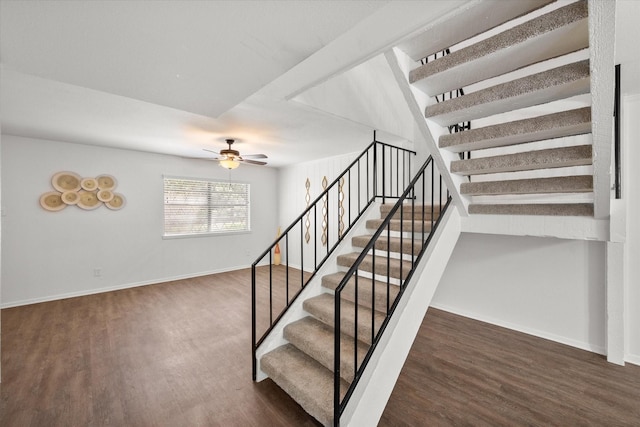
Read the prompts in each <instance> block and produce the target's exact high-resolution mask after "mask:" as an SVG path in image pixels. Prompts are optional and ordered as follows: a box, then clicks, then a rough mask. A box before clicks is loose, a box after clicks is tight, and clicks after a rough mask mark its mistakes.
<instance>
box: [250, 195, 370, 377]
mask: <svg viewBox="0 0 640 427" xmlns="http://www.w3.org/2000/svg"><path fill="white" fill-rule="evenodd" d="M380 205H381V203H380V202H379V201H377V200H376V201H374V202H373V203H371V205H370V206H369V207H368V208H367V209H366V211H365V212H364V213H363V215H362V216H361V217H360V219H358V221H357V222H356V223H355V225H354V226H353V227H351V230H349V233H347V234H346V235H345V236H344V238H343V241H342V242H341V243H340V245H338V247H337V248H336V249H335V251H334V252H333V253H332V254H331V255H330V256H329V257H328V258H327V260H326V261H325V263H324V264H323V265H322V267H320V268H319V269H318V271H317V272H316V274H315V276H314V277H313V279H311V281H310V282H309V283H307V286H305V288H304V289H303V290H302V291H301V292H300V294H299V295H298V297H297V298H296V300H295V301H294V302H293V303H292V304H291V305H290V306H289V308H288V309H287V311H286V312H285V313H284V315H283V316H282V318H281V319H280V320H279V321H278V322H277V323H276V325H275V326H274V328H273V329H272V330H271V332H270V333H269V335H268V336H267V337H266V338H265V340H264V341H263V342H262V343H261V344H260V346H259V347H258V348H257V349H256V367H257V369H256V381H257V382H260V381H262V380H265V379H267V378H268V375H267V374H265V373H264V371H262V369H261V368H260V360H261V359H262V356H263V355H265V354H267V353H269V352H270V351H272V350H275V349H276V348H278V347H280V346H282V345H285V344H287V343H288V341H287V340H286V339H285V338H284V328H285V326H287V325H288V324H290V323H293V322H295V321H296V320H300V319H302V318H303V317H306V316H309V313H307V312H306V311H305V310H304V309H303V308H302V304H303V303H304V301H305V300H307V299H309V298H312V297H314V296H316V295H319V294H321V293H331V292H329V291H327V290H326V289H325V288H324V287H322V277H323V276H325V275H328V274H331V273H336V272H338V271H339V270H340V267H339V266H338V263H337V258H338V256H340V255H342V254H347V253H350V252H353V251H354V250H355V248H354V247H353V245H352V244H351V237H352V236H357V235H360V234H367V233H368V230H367V220H370V219H374V218H378V217H379V216H380ZM291 267H293V268H296V266H293V265H292V266H291Z"/></svg>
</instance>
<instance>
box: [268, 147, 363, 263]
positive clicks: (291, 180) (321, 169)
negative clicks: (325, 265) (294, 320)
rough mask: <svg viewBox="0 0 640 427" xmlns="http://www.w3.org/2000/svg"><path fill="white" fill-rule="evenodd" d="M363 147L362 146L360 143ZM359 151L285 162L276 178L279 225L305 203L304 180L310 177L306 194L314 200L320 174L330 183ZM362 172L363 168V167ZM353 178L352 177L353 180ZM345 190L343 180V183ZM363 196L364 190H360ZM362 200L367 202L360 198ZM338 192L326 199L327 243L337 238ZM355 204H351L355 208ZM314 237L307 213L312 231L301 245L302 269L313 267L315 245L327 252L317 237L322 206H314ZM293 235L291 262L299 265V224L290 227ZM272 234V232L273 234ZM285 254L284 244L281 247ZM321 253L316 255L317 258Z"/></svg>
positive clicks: (287, 221) (293, 216)
mask: <svg viewBox="0 0 640 427" xmlns="http://www.w3.org/2000/svg"><path fill="white" fill-rule="evenodd" d="M363 148H364V147H363ZM359 154H360V153H352V154H347V155H342V156H335V157H328V158H326V159H320V160H315V161H312V162H305V163H298V164H294V165H291V166H287V167H284V168H280V175H279V180H278V188H279V194H280V197H279V200H280V216H279V218H280V219H279V220H280V225H281V226H282V230H283V231H284V230H285V228H286V227H288V226H289V225H290V224H291V223H292V221H293V220H295V219H296V218H297V217H298V216H299V215H300V214H301V213H302V212H303V211H304V210H305V209H306V207H307V204H306V200H305V195H306V188H305V182H306V180H307V178H308V179H309V184H310V188H309V195H310V202H311V203H313V201H314V200H315V199H316V198H317V197H318V196H319V195H320V194H321V193H322V191H323V188H322V179H323V177H325V176H326V177H327V183H328V185H330V184H331V183H332V182H333V181H334V180H335V179H336V178H337V177H338V175H340V173H342V172H343V171H344V170H345V169H346V167H347V166H349V164H350V163H351V162H352V161H353V160H354V159H355V158H356V157H357V156H358V155H359ZM362 171H363V172H364V169H363V170H362ZM355 178H356V177H355V176H353V178H352V179H354V180H355ZM354 182H355V181H354ZM354 188H355V187H354ZM345 191H346V184H345ZM363 196H364V194H363ZM363 203H366V201H365V202H363ZM336 205H337V196H336V192H335V191H334V192H332V194H331V200H329V211H328V213H327V214H328V216H329V217H330V218H329V219H330V222H329V227H330V230H329V231H330V234H331V239H330V244H333V243H331V242H335V239H336V233H335V231H336V222H337V219H336V218H337V210H336ZM356 207H357V206H355V205H354V206H353V208H356ZM317 215H318V217H317V223H316V227H317V228H316V230H317V238H316V239H315V240H314V215H313V214H311V216H310V227H309V233H310V235H311V239H310V240H309V243H306V242H305V244H304V245H303V251H304V264H303V267H304V269H305V270H313V265H314V246H315V250H317V253H318V254H326V250H327V247H326V246H324V245H322V242H321V240H320V238H321V233H322V224H321V222H322V209H321V206H320V207H319V208H318V209H317ZM344 222H345V227H346V226H348V221H347V219H346V217H345V220H344ZM305 231H306V227H304V226H303V233H304V232H305ZM293 233H294V234H293V235H294V236H295V239H294V241H295V242H291V245H292V247H291V249H292V250H291V251H290V257H291V258H290V262H291V265H292V266H296V267H299V266H300V256H299V249H298V248H299V237H297V236H299V235H300V228H299V227H296V228H294V229H293ZM274 237H275V236H274ZM281 246H283V245H281ZM282 250H283V254H284V247H282ZM321 256H322V255H319V256H318V259H319V258H320V257H321ZM283 259H284V256H283Z"/></svg>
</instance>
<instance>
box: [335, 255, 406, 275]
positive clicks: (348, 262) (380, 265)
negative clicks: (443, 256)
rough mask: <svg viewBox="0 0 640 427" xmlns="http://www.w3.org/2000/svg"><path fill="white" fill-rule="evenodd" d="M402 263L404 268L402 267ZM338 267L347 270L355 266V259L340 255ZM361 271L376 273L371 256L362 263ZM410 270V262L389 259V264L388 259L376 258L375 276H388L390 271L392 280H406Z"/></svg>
mask: <svg viewBox="0 0 640 427" xmlns="http://www.w3.org/2000/svg"><path fill="white" fill-rule="evenodd" d="M401 263H402V268H401V267H400V264H401ZM338 265H339V266H341V267H345V268H351V266H352V265H353V259H351V258H346V257H345V256H344V255H340V256H338ZM359 270H361V271H366V272H369V273H374V265H373V262H372V257H371V256H367V258H365V259H364V260H363V261H362V263H361V264H360V267H359ZM410 270H411V263H410V262H409V261H402V262H400V261H399V260H397V259H389V262H387V258H386V257H382V256H376V257H375V274H377V275H380V274H382V275H387V271H388V272H389V276H390V277H392V278H395V279H405V278H406V277H407V274H409V271H410Z"/></svg>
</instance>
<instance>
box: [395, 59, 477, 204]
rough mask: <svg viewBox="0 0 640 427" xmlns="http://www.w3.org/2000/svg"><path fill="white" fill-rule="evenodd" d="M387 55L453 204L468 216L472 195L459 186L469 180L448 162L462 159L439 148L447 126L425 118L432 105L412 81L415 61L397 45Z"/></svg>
mask: <svg viewBox="0 0 640 427" xmlns="http://www.w3.org/2000/svg"><path fill="white" fill-rule="evenodd" d="M385 58H386V59H387V62H388V63H389V67H391V71H392V72H393V76H394V77H395V79H396V82H397V84H398V87H399V88H400V90H401V91H402V94H403V96H404V98H405V101H406V102H407V106H408V107H409V111H411V114H412V115H413V118H414V120H415V123H416V125H417V127H418V129H419V131H420V133H421V134H422V136H423V138H424V140H425V141H426V144H427V147H426V149H427V150H426V151H427V152H428V153H429V154H431V156H432V157H433V160H434V162H435V164H436V166H437V168H438V172H440V175H441V176H442V179H443V181H444V183H445V187H446V188H447V189H448V190H449V193H450V194H451V198H452V200H453V204H454V205H455V206H456V208H457V209H458V211H459V212H460V215H461V216H467V215H468V206H469V198H468V197H466V196H463V195H461V194H460V185H461V184H462V183H463V182H466V180H465V178H464V177H463V176H460V175H454V174H452V173H451V172H450V170H449V164H450V163H451V162H452V161H454V160H459V157H458V155H457V154H456V153H453V152H450V151H447V150H440V148H439V147H438V144H437V141H438V138H439V137H440V136H441V135H442V134H443V133H444V132H445V128H443V127H441V126H437V125H430V124H429V123H428V121H427V120H425V118H424V111H425V109H426V107H427V105H428V104H429V97H428V96H427V95H426V94H425V93H424V92H422V91H421V90H419V89H416V88H414V87H413V86H412V85H410V84H409V80H408V78H409V72H410V71H411V67H412V65H413V64H414V61H413V60H412V59H411V58H410V57H409V56H408V55H407V54H406V53H404V52H403V51H401V50H400V49H398V48H392V49H390V50H388V51H387V52H385Z"/></svg>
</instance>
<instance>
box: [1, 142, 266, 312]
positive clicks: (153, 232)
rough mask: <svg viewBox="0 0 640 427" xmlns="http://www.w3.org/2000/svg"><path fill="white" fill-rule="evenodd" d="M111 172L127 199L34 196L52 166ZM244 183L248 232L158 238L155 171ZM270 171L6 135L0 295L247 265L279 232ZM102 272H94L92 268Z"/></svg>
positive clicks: (32, 298) (61, 291) (45, 185)
mask: <svg viewBox="0 0 640 427" xmlns="http://www.w3.org/2000/svg"><path fill="white" fill-rule="evenodd" d="M64 170H69V171H73V172H76V173H78V174H79V175H81V176H96V175H99V174H103V173H108V174H111V175H113V176H115V177H116V178H117V180H118V187H117V191H118V192H121V193H122V194H123V195H124V196H125V197H126V199H127V205H126V206H125V207H124V208H123V209H122V210H120V211H111V210H109V209H107V208H105V207H100V208H98V209H96V210H94V211H83V210H81V209H80V208H77V207H75V206H70V207H67V208H65V209H63V210H62V211H59V212H48V211H45V210H44V209H42V208H41V207H40V205H39V197H40V195H41V194H42V193H44V192H46V191H50V190H52V187H51V183H50V182H51V176H52V175H53V174H54V173H56V172H59V171H64ZM163 174H166V175H177V176H186V177H201V178H218V179H222V180H227V179H229V178H230V177H231V179H233V180H237V181H242V182H249V183H251V227H252V231H251V232H250V233H245V234H234V235H225V236H215V237H196V238H182V239H166V240H165V239H163V238H162V233H163V226H162V221H163V195H162V194H163V183H162V176H163ZM277 175H278V172H277V170H275V169H272V168H265V167H256V166H247V165H243V166H241V167H240V168H238V169H236V170H234V171H232V172H231V173H229V172H228V171H226V170H224V169H222V168H220V167H218V166H217V165H216V164H215V163H212V162H209V161H204V160H189V159H180V158H177V157H172V156H164V155H155V154H149V153H142V152H134V151H124V150H118V149H108V148H99V147H94V146H88V145H79V144H71V143H64V142H54V141H45V140H37V139H27V138H20V137H15V136H9V135H3V140H2V195H3V198H2V208H3V217H2V221H3V224H2V228H3V235H2V265H3V267H4V268H3V270H2V294H3V299H2V304H3V306H4V307H9V306H13V305H20V304H27V303H31V302H37V301H43V300H48V299H56V298H61V297H65V296H74V295H83V294H88V293H93V292H99V291H103V290H108V289H114V288H121V287H128V286H134V285H138V284H147V283H156V282H159V281H166V280H170V279H175V278H183V277H189V276H196V275H201V274H206V273H213V272H220V271H226V270H231V269H236V268H242V267H248V266H250V265H251V263H252V262H253V261H254V259H255V258H256V257H257V256H258V255H259V252H260V251H261V250H262V248H266V246H267V245H268V244H269V243H270V242H271V241H272V240H273V237H274V235H275V232H276V225H277V217H278V208H277V188H276V185H277ZM97 268H99V269H101V271H102V277H94V269H97Z"/></svg>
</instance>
